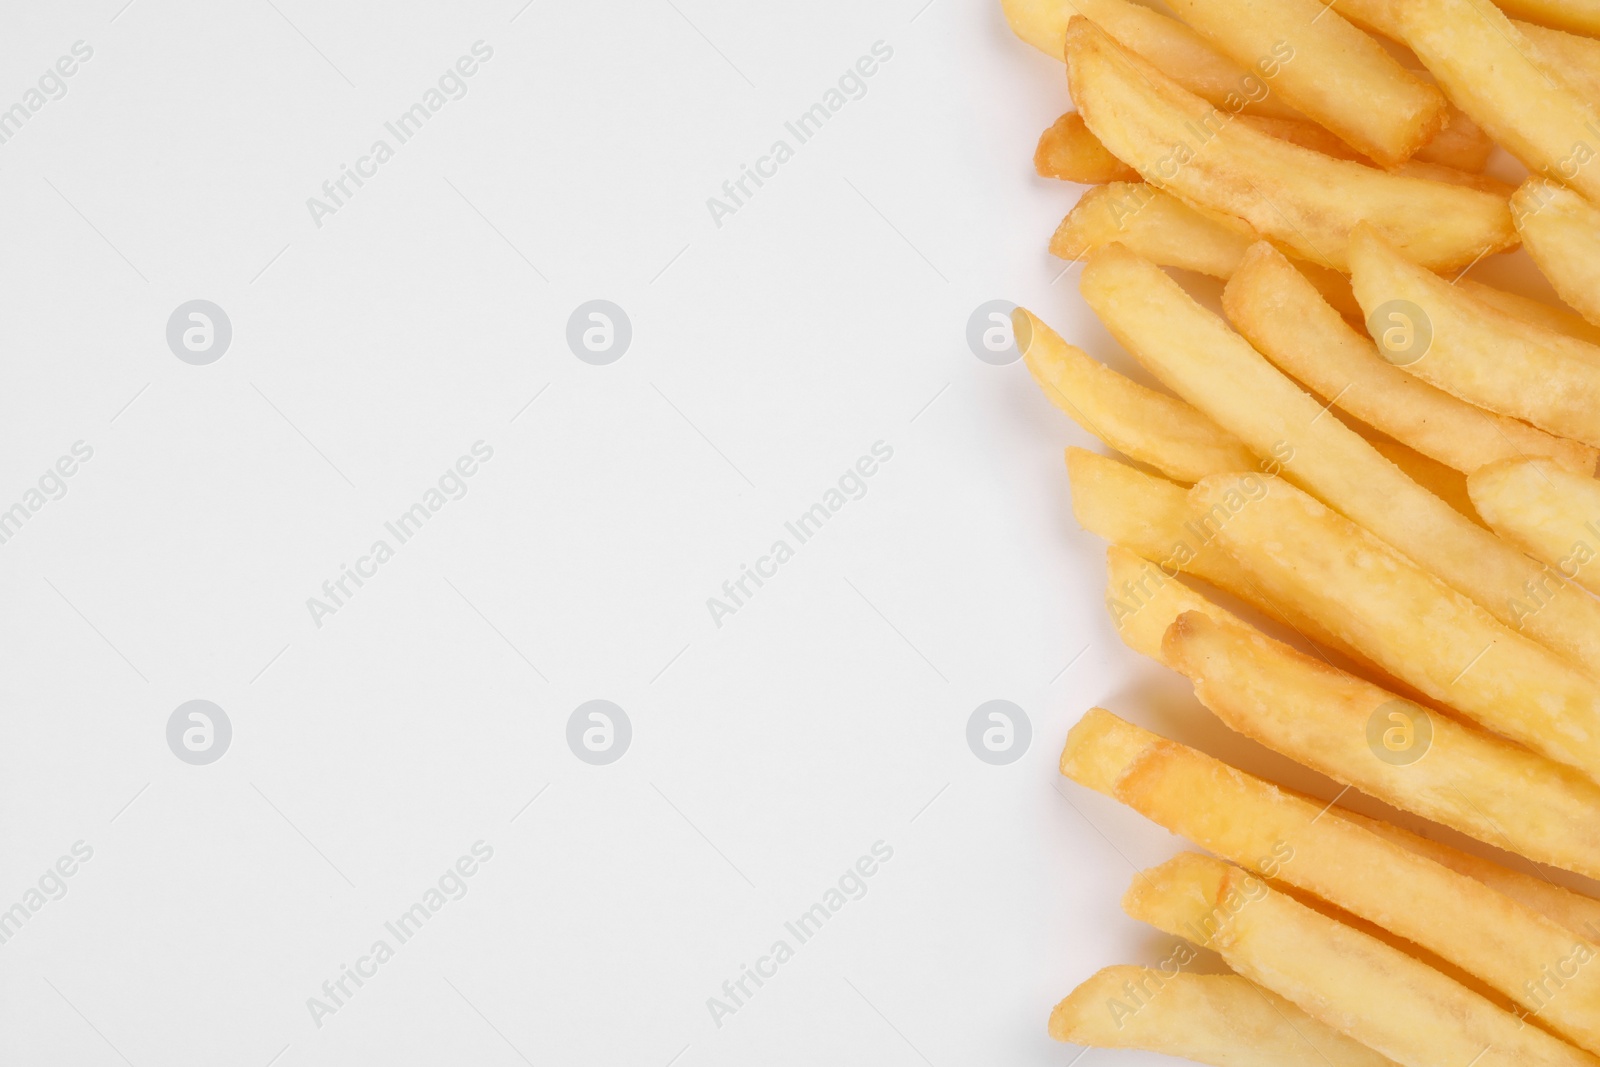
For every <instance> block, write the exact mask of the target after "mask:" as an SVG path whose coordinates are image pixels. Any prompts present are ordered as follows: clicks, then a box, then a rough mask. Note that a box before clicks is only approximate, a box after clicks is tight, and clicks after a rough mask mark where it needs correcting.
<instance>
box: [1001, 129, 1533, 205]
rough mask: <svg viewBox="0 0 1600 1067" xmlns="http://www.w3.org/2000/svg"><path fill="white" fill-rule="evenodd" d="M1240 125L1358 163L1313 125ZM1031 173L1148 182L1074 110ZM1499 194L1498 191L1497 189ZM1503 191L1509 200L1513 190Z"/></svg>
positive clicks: (1051, 133)
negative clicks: (1114, 151) (1090, 128)
mask: <svg viewBox="0 0 1600 1067" xmlns="http://www.w3.org/2000/svg"><path fill="white" fill-rule="evenodd" d="M1239 121H1240V122H1242V123H1244V124H1245V125H1247V126H1250V127H1252V128H1254V129H1257V130H1260V131H1261V132H1262V133H1267V134H1271V135H1272V136H1273V137H1276V138H1278V139H1279V140H1280V141H1288V142H1289V143H1290V144H1297V145H1299V146H1300V147H1301V148H1309V149H1311V150H1312V151H1313V152H1321V153H1322V154H1323V155H1329V156H1335V157H1337V158H1339V159H1359V158H1360V157H1359V156H1358V155H1357V154H1356V152H1355V150H1354V149H1352V148H1350V147H1349V146H1348V145H1346V144H1345V143H1344V142H1343V141H1341V140H1339V138H1338V137H1336V136H1334V135H1333V134H1331V133H1329V132H1328V131H1327V130H1325V129H1323V128H1322V127H1321V126H1318V125H1316V124H1315V123H1311V122H1302V121H1301V120H1299V119H1280V118H1270V117H1267V116H1265V115H1240V116H1239ZM1033 169H1034V171H1035V172H1036V173H1037V174H1038V175H1039V177H1041V178H1056V179H1058V180H1061V181H1070V182H1077V183H1078V184H1080V185H1104V184H1106V183H1107V182H1140V181H1144V179H1143V178H1141V177H1139V172H1138V171H1136V170H1134V169H1133V168H1132V167H1130V166H1128V165H1127V164H1126V163H1124V162H1122V160H1120V159H1118V158H1117V157H1116V156H1114V155H1112V154H1111V153H1110V152H1108V151H1106V146H1105V145H1103V144H1101V143H1100V139H1099V138H1097V137H1096V136H1095V135H1094V134H1092V133H1090V132H1089V128H1088V127H1087V126H1085V125H1084V124H1083V116H1081V115H1079V114H1078V113H1077V112H1076V111H1068V112H1067V113H1066V114H1064V115H1062V116H1061V117H1060V118H1058V119H1056V121H1055V122H1053V123H1051V124H1050V127H1049V128H1048V129H1047V130H1045V131H1044V133H1042V134H1040V135H1039V146H1038V148H1037V149H1036V150H1035V151H1034V153H1033ZM1430 173H1433V172H1430ZM1436 173H1437V174H1438V175H1441V177H1439V178H1438V180H1441V181H1448V180H1450V178H1451V177H1454V176H1455V175H1456V174H1457V173H1458V172H1454V171H1451V170H1450V168H1448V167H1441V168H1437V170H1436ZM1424 176H1427V175H1424ZM1482 177H1483V176H1482V175H1471V174H1461V175H1460V177H1459V178H1458V179H1457V180H1458V181H1459V182H1460V183H1461V184H1463V185H1465V184H1469V183H1470V182H1471V181H1472V180H1473V179H1482ZM1498 184H1499V183H1497V185H1498ZM1495 191H1496V192H1499V191H1500V190H1499V189H1498V188H1496V189H1495ZM1505 192H1506V195H1510V190H1509V188H1507V189H1506V190H1505Z"/></svg>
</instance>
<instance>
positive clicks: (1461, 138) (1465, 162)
mask: <svg viewBox="0 0 1600 1067" xmlns="http://www.w3.org/2000/svg"><path fill="white" fill-rule="evenodd" d="M1493 154H1494V142H1493V141H1491V140H1490V139H1489V135H1488V134H1486V133H1484V132H1483V128H1482V127H1481V126H1479V125H1478V124H1477V123H1476V122H1473V121H1472V118H1471V117H1470V116H1469V115H1467V113H1466V112H1464V111H1462V110H1461V109H1459V108H1457V107H1456V106H1455V105H1453V104H1452V105H1451V106H1450V110H1449V112H1448V117H1447V119H1446V121H1445V127H1444V129H1442V130H1440V131H1439V132H1438V133H1437V134H1435V135H1434V138H1433V140H1431V141H1429V142H1428V143H1427V144H1425V145H1423V146H1422V147H1421V148H1419V149H1417V154H1416V155H1414V156H1412V157H1411V158H1412V159H1414V160H1416V161H1417V162H1418V163H1440V164H1443V165H1444V166H1446V167H1454V168H1455V169H1456V170H1464V171H1467V172H1469V173H1473V174H1475V173H1477V172H1478V171H1480V170H1482V169H1483V168H1484V167H1485V166H1487V165H1488V163H1489V157H1490V156H1491V155H1493Z"/></svg>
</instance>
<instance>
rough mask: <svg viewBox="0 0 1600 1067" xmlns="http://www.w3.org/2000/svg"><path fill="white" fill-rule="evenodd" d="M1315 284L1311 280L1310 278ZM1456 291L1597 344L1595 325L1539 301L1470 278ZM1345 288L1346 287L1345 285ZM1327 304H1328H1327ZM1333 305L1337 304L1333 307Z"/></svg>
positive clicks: (1599, 333) (1462, 280)
mask: <svg viewBox="0 0 1600 1067" xmlns="http://www.w3.org/2000/svg"><path fill="white" fill-rule="evenodd" d="M1313 282H1315V279H1313ZM1455 284H1456V288H1457V289H1460V290H1461V291H1462V292H1464V293H1467V294H1469V295H1470V296H1474V297H1477V298H1478V299H1479V300H1481V301H1482V302H1483V303H1485V304H1488V305H1489V306H1490V307H1492V308H1494V309H1495V310H1497V311H1503V312H1505V313H1506V314H1507V315H1510V316H1511V317H1512V318H1514V319H1521V320H1522V321H1523V322H1527V323H1532V324H1533V325H1535V326H1543V327H1544V328H1545V329H1547V330H1554V331H1555V332H1556V333H1564V334H1566V335H1567V336H1568V337H1576V338H1577V339H1578V340H1580V341H1587V342H1589V343H1590V344H1592V345H1600V326H1596V325H1594V324H1593V323H1591V322H1589V321H1588V320H1587V319H1584V318H1583V317H1581V316H1579V315H1574V314H1573V313H1572V312H1570V311H1567V310H1566V309H1564V308H1558V307H1556V306H1555V305H1553V304H1546V303H1545V302H1544V301H1543V300H1535V299H1534V298H1533V297H1531V296H1522V295H1521V294H1519V293H1509V292H1507V291H1506V290H1504V289H1496V288H1494V287H1493V286H1489V285H1484V284H1483V283H1482V282H1479V281H1475V280H1473V279H1472V278H1460V279H1457V281H1456V283H1455ZM1347 287H1348V286H1347ZM1350 300H1351V301H1352V302H1354V301H1355V295H1354V294H1353V293H1352V294H1351V295H1350ZM1330 303H1331V301H1330ZM1335 306H1337V305H1335ZM1355 318H1356V320H1357V321H1360V320H1361V319H1362V315H1361V311H1360V305H1359V304H1357V305H1356V312H1355Z"/></svg>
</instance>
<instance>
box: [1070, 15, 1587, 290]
mask: <svg viewBox="0 0 1600 1067" xmlns="http://www.w3.org/2000/svg"><path fill="white" fill-rule="evenodd" d="M1397 14H1398V17H1399V20H1400V29H1401V35H1402V36H1403V38H1404V39H1405V43H1406V45H1407V46H1409V47H1410V48H1411V50H1412V51H1414V52H1416V53H1417V55H1418V57H1419V58H1421V60H1422V62H1423V63H1424V64H1425V65H1426V66H1427V68H1428V69H1429V70H1430V71H1432V72H1433V75H1434V77H1436V78H1437V79H1438V80H1439V85H1440V87H1441V88H1443V89H1444V91H1445V92H1446V93H1447V94H1448V95H1449V97H1450V100H1451V102H1452V103H1454V104H1455V105H1456V106H1457V107H1459V108H1460V109H1461V110H1462V111H1465V112H1466V113H1467V114H1469V115H1471V116H1472V118H1473V120H1474V121H1475V122H1477V124H1478V125H1479V126H1481V127H1483V129H1484V130H1485V131H1487V132H1488V134H1489V136H1491V137H1493V138H1494V139H1495V141H1497V142H1498V143H1499V144H1501V145H1502V146H1503V147H1504V148H1505V149H1506V151H1508V152H1510V153H1511V154H1512V155H1514V156H1516V157H1517V158H1518V159H1519V160H1521V161H1522V162H1523V163H1524V164H1525V165H1526V166H1527V167H1528V169H1529V170H1531V171H1534V172H1536V173H1540V174H1544V175H1546V176H1548V177H1550V178H1554V179H1556V180H1560V181H1566V182H1569V183H1570V184H1572V185H1573V186H1575V187H1576V188H1577V189H1578V190H1580V191H1581V192H1584V193H1586V194H1588V195H1590V196H1597V195H1600V173H1596V170H1597V168H1595V167H1591V166H1585V164H1587V163H1589V162H1590V161H1591V160H1593V159H1594V158H1595V155H1596V153H1597V150H1600V111H1597V110H1596V108H1595V105H1593V104H1591V103H1590V102H1589V101H1588V100H1586V99H1585V98H1584V95H1583V92H1582V91H1581V89H1579V88H1578V87H1577V86H1576V85H1575V84H1574V83H1573V82H1572V81H1571V80H1570V77H1569V75H1568V73H1567V72H1566V71H1564V70H1562V69H1561V68H1560V67H1559V66H1558V65H1557V64H1556V63H1554V62H1551V61H1549V60H1548V59H1547V58H1546V55H1545V53H1544V52H1542V51H1540V48H1539V46H1538V45H1536V44H1534V43H1533V41H1531V40H1530V39H1529V38H1528V37H1527V35H1525V34H1524V33H1523V32H1522V31H1521V30H1519V29H1518V28H1517V27H1516V26H1514V25H1512V23H1511V20H1510V19H1508V18H1507V17H1506V16H1505V15H1504V14H1503V13H1502V12H1501V11H1500V9H1499V8H1497V7H1495V6H1494V5H1493V4H1491V3H1489V0H1406V2H1405V3H1403V4H1400V5H1398V7H1397ZM1488 71H1492V72H1493V75H1492V76H1487V77H1486V76H1485V72H1488ZM1090 126H1091V128H1093V123H1091V124H1090ZM1097 132H1098V131H1097ZM1101 140H1105V138H1104V136H1103V135H1102V137H1101ZM1108 147H1111V148H1112V150H1113V151H1115V150H1116V149H1115V146H1112V145H1109V144H1108ZM1430 265H1432V264H1430Z"/></svg>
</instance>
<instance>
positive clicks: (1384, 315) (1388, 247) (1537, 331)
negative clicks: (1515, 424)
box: [1350, 227, 1600, 445]
mask: <svg viewBox="0 0 1600 1067" xmlns="http://www.w3.org/2000/svg"><path fill="white" fill-rule="evenodd" d="M1350 266H1351V287H1352V288H1353V289H1354V291H1355V294H1356V299H1357V300H1359V301H1360V302H1361V307H1362V309H1363V310H1365V311H1366V313H1367V328H1368V330H1369V332H1371V333H1372V334H1373V339H1374V340H1375V341H1377V342H1378V348H1379V351H1380V352H1381V353H1382V354H1383V355H1384V357H1385V358H1386V359H1388V360H1390V361H1391V362H1394V363H1398V364H1400V365H1401V366H1403V367H1405V369H1406V370H1407V371H1409V372H1410V373H1412V374H1415V375H1416V376H1417V377H1419V378H1422V379H1424V380H1425V381H1428V382H1430V383H1432V384H1433V385H1435V386H1437V387H1439V388H1440V389H1443V390H1444V391H1445V392H1447V393H1450V394H1452V395H1454V396H1457V397H1460V398H1461V399H1462V400H1465V401H1467V402H1468V403H1470V404H1476V405H1477V406H1479V407H1483V408H1488V409H1489V410H1490V411H1497V412H1499V413H1500V414H1502V415H1509V416H1511V417H1512V418H1518V419H1525V420H1527V421H1528V422H1531V423H1533V424H1534V425H1535V426H1538V427H1539V428H1541V429H1543V430H1546V431H1548V432H1550V433H1553V434H1557V435H1559V436H1562V437H1570V438H1572V439H1574V440H1577V441H1582V442H1583V443H1584V444H1587V445H1600V346H1596V345H1591V344H1588V343H1586V342H1583V341H1579V340H1576V339H1575V338H1572V337H1568V336H1566V335H1565V334H1559V333H1556V332H1555V331H1553V330H1547V329H1544V328H1542V327H1539V326H1534V325H1532V324H1530V323H1527V322H1523V321H1521V320H1518V319H1514V318H1512V317H1511V316H1509V315H1506V314H1505V313H1503V312H1500V311H1497V310H1495V309H1494V308H1492V307H1489V306H1487V305H1486V304H1484V303H1483V302H1482V301H1479V300H1477V299H1476V298H1474V297H1473V296H1472V295H1471V294H1469V293H1465V292H1463V291H1461V290H1460V289H1458V288H1456V287H1455V286H1452V285H1451V284H1450V283H1449V282H1447V281H1445V280H1444V279H1443V278H1440V277H1438V276H1437V275H1435V274H1432V273H1430V272H1429V271H1427V270H1425V269H1423V268H1422V267H1421V266H1419V265H1418V264H1417V263H1416V262H1414V261H1412V260H1410V259H1408V258H1407V257H1406V256H1405V255H1404V254H1403V253H1402V252H1400V251H1399V250H1398V249H1396V248H1395V247H1394V246H1393V245H1392V244H1390V243H1389V242H1388V241H1386V240H1384V239H1383V238H1382V237H1380V236H1379V235H1378V234H1377V233H1375V232H1373V231H1372V230H1370V229H1368V228H1366V227H1357V228H1356V231H1355V233H1353V234H1352V235H1351V238H1350Z"/></svg>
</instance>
